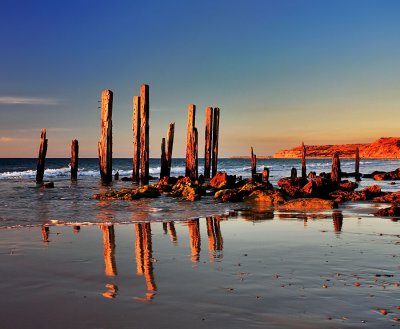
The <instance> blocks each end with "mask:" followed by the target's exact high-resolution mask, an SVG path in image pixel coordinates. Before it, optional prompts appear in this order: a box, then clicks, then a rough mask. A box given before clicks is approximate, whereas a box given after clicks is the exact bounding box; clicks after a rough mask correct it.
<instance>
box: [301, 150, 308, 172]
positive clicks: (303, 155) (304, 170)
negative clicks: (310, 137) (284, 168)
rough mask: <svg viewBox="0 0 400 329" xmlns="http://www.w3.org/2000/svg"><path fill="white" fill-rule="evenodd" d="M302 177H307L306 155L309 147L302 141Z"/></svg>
mask: <svg viewBox="0 0 400 329" xmlns="http://www.w3.org/2000/svg"><path fill="white" fill-rule="evenodd" d="M301 151H302V152H301V177H303V178H307V168H306V155H307V149H306V146H305V145H304V142H302V143H301Z"/></svg>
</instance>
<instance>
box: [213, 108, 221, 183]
mask: <svg viewBox="0 0 400 329" xmlns="http://www.w3.org/2000/svg"><path fill="white" fill-rule="evenodd" d="M212 128H213V134H212V144H213V147H212V177H214V176H215V175H216V174H217V169H218V136H219V108H218V107H216V108H214V122H213V127H212Z"/></svg>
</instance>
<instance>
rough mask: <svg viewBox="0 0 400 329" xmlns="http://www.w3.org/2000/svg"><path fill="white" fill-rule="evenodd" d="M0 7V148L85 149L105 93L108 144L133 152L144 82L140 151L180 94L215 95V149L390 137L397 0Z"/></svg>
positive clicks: (200, 111)
mask: <svg viewBox="0 0 400 329" xmlns="http://www.w3.org/2000/svg"><path fill="white" fill-rule="evenodd" d="M1 7H2V8H1V11H0V35H1V40H2V47H1V52H0V156H2V157H13V156H18V157H25V156H28V157H30V156H32V157H35V156H36V154H37V149H38V143H39V141H38V139H39V136H40V128H42V127H45V128H47V129H48V138H49V151H48V156H57V157H68V156H69V147H70V143H71V140H72V139H73V138H77V139H78V140H79V141H80V146H81V156H83V157H85V156H86V157H96V156H97V154H96V152H97V147H96V143H97V139H98V138H99V133H100V128H99V117H100V113H99V110H98V108H97V107H98V106H99V104H98V100H99V97H100V94H101V91H102V90H103V89H111V90H112V91H113V92H114V114H113V118H114V120H113V121H114V122H113V123H114V125H113V127H114V156H115V157H130V156H131V153H132V151H131V150H132V133H131V111H132V96H133V95H138V93H139V87H140V84H142V83H147V84H149V85H150V147H151V156H152V157H158V156H159V153H160V152H159V149H160V142H161V138H162V137H164V136H165V135H166V132H167V127H168V124H169V123H170V122H176V135H175V136H176V137H175V148H174V154H175V156H183V155H184V152H185V147H184V144H185V136H186V135H185V129H186V119H187V105H188V104H189V103H194V104H196V105H197V118H196V119H197V120H196V121H197V123H196V126H197V127H198V129H199V133H200V136H199V139H200V147H199V150H200V156H202V153H203V152H202V150H203V146H202V145H203V142H202V139H203V138H204V110H205V108H206V107H207V106H218V107H220V108H221V123H220V129H221V130H220V134H221V136H220V138H221V139H220V154H221V156H231V155H243V154H248V153H249V149H250V146H254V148H255V151H256V153H257V154H259V155H264V154H272V153H273V152H274V151H276V150H278V149H281V148H288V147H292V146H295V145H297V144H299V143H300V142H301V141H303V140H304V142H305V143H306V144H322V143H328V144H334V143H353V142H369V141H373V140H374V139H377V138H379V137H381V136H399V130H400V129H399V128H400V127H399V126H400V125H399V124H398V122H399V121H400V120H399V119H400V115H399V112H400V111H399V105H400V93H399V90H400V60H399V59H400V42H399V41H400V40H399V35H400V20H399V13H400V1H361V0H358V1H356V0H346V1H344V0H343V1H340V0H337V1H317V0H314V1H311V0H310V1H301V0H298V1H284V0H275V1H268V0H264V1H256V0H254V1H251V0H248V1H240V0H236V1H235V0H233V1H222V0H214V1H201V2H200V1H183V0H182V1H140V2H139V1H112V2H111V1H101V0H100V1H94V0H93V1H73V0H70V1H62V0H60V1H39V0H38V1H33V0H32V1H27V0H25V1H19V0H11V1H8V0H2V6H1Z"/></svg>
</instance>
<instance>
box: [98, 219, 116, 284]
mask: <svg viewBox="0 0 400 329" xmlns="http://www.w3.org/2000/svg"><path fill="white" fill-rule="evenodd" d="M100 229H101V230H102V231H103V244H104V265H105V274H106V275H107V276H109V277H114V276H116V275H117V274H118V273H117V265H116V263H115V233H114V225H100Z"/></svg>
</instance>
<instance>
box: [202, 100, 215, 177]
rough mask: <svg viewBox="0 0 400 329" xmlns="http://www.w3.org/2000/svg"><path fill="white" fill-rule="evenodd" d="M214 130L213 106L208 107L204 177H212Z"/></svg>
mask: <svg viewBox="0 0 400 329" xmlns="http://www.w3.org/2000/svg"><path fill="white" fill-rule="evenodd" d="M212 131H213V108H212V107H207V108H206V128H205V134H204V135H205V144H204V178H210V171H211V151H212Z"/></svg>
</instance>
